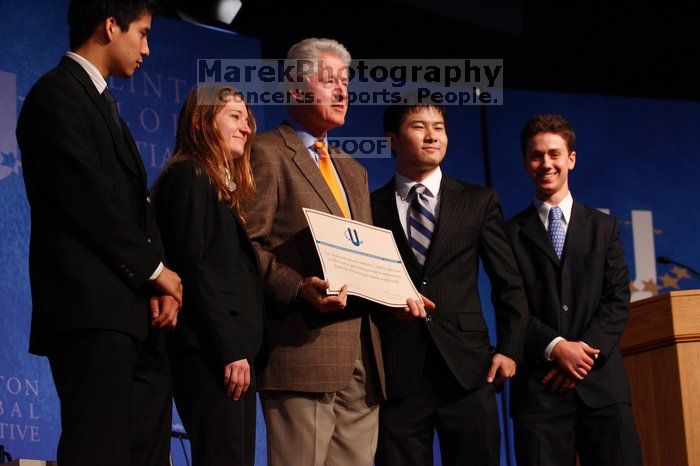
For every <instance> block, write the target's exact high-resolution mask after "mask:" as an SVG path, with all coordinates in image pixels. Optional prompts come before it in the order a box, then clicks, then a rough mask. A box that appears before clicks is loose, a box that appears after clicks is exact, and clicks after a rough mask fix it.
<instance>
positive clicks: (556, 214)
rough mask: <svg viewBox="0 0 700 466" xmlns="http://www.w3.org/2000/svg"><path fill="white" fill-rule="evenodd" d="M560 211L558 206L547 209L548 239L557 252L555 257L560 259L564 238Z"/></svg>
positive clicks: (564, 233)
mask: <svg viewBox="0 0 700 466" xmlns="http://www.w3.org/2000/svg"><path fill="white" fill-rule="evenodd" d="M561 217H562V211H561V209H560V208H559V207H557V206H554V207H552V208H551V209H549V228H548V229H547V233H549V239H550V240H552V246H554V251H555V252H556V253H557V257H558V258H559V260H561V254H562V252H564V241H565V240H566V232H564V225H562V223H561Z"/></svg>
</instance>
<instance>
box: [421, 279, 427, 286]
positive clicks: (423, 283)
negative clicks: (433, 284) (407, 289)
mask: <svg viewBox="0 0 700 466" xmlns="http://www.w3.org/2000/svg"><path fill="white" fill-rule="evenodd" d="M420 284H421V285H423V286H425V285H427V284H428V282H426V281H425V280H423V281H422V282H420Z"/></svg>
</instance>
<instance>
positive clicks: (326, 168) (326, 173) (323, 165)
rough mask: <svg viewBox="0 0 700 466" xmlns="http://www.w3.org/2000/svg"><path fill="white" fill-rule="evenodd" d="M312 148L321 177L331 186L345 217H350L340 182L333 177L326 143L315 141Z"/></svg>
mask: <svg viewBox="0 0 700 466" xmlns="http://www.w3.org/2000/svg"><path fill="white" fill-rule="evenodd" d="M314 149H316V153H317V154H318V168H319V169H320V170H321V175H323V179H325V180H326V184H328V187H329V188H331V192H332V193H333V197H334V198H335V201H336V202H337V203H338V205H339V206H340V210H342V211H343V215H344V216H345V218H350V209H349V208H348V205H347V203H346V202H345V197H343V190H342V189H341V188H340V183H338V179H337V178H336V177H335V173H334V171H333V163H332V162H331V157H330V155H328V149H327V148H326V143H324V142H323V141H320V140H319V141H316V142H315V143H314Z"/></svg>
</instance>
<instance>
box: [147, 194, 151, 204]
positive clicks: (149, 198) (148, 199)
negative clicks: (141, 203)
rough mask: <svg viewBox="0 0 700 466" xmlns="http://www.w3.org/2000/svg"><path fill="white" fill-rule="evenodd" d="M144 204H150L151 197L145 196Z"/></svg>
mask: <svg viewBox="0 0 700 466" xmlns="http://www.w3.org/2000/svg"><path fill="white" fill-rule="evenodd" d="M146 202H147V203H148V204H150V203H151V197H150V196H146Z"/></svg>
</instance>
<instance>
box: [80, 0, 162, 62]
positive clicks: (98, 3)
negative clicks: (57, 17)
mask: <svg viewBox="0 0 700 466" xmlns="http://www.w3.org/2000/svg"><path fill="white" fill-rule="evenodd" d="M156 11H157V6H156V3H155V1H154V0H71V2H70V5H69V6H68V30H69V34H68V38H69V43H70V49H71V50H75V49H77V48H78V47H80V46H81V45H83V44H84V43H85V42H87V40H88V39H89V38H90V36H91V35H92V33H93V31H94V30H95V28H96V27H97V25H98V24H100V23H101V22H102V21H104V20H105V19H107V18H109V17H113V18H114V19H115V21H116V22H117V25H118V26H119V27H120V28H121V29H122V30H123V31H126V30H128V29H129V25H130V24H131V23H132V22H133V21H135V20H137V19H138V18H140V17H141V15H143V14H144V13H149V14H151V15H152V14H154V13H155V12H156Z"/></svg>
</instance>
